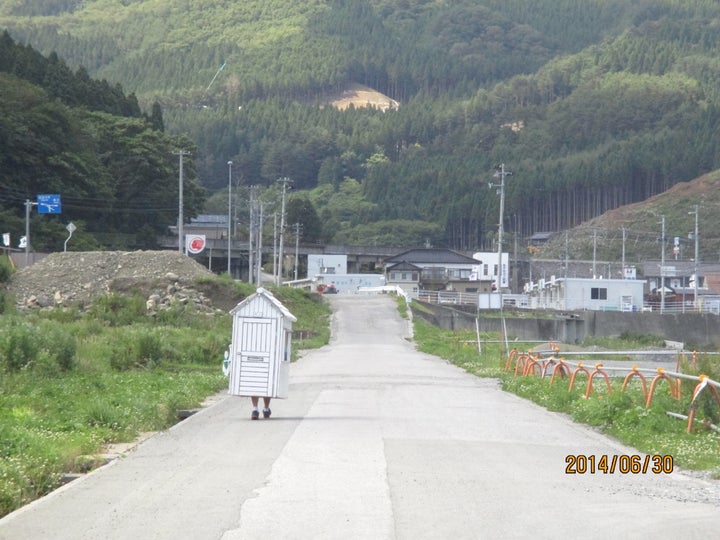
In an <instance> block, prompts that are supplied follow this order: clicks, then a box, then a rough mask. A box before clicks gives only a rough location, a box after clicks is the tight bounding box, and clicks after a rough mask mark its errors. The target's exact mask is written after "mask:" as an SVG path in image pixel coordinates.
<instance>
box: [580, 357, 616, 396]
mask: <svg viewBox="0 0 720 540" xmlns="http://www.w3.org/2000/svg"><path fill="white" fill-rule="evenodd" d="M601 367H603V365H602V364H595V370H594V371H593V372H592V373H591V374H590V377H589V378H588V383H587V388H586V389H585V399H587V398H588V397H590V394H591V393H592V390H593V379H594V378H595V375H602V376H603V377H604V378H605V385H606V386H607V390H608V394H612V386H610V378H609V377H608V375H607V373H605V372H604V371H603V370H601V369H600V368H601Z"/></svg>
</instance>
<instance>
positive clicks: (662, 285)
mask: <svg viewBox="0 0 720 540" xmlns="http://www.w3.org/2000/svg"><path fill="white" fill-rule="evenodd" d="M661 243H662V246H661V249H662V251H661V252H660V313H665V216H663V217H662V241H661Z"/></svg>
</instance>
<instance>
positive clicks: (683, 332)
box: [410, 304, 720, 350]
mask: <svg viewBox="0 0 720 540" xmlns="http://www.w3.org/2000/svg"><path fill="white" fill-rule="evenodd" d="M410 305H411V306H412V304H410ZM422 306H423V308H424V309H426V310H427V311H428V312H425V311H424V310H422V311H421V310H420V309H414V310H413V316H415V317H421V318H423V319H425V320H427V321H428V322H430V323H431V324H434V325H435V326H439V327H440V328H443V329H445V330H470V329H472V330H474V329H475V315H476V310H475V309H474V308H473V307H467V308H464V307H463V306H454V307H446V306H438V305H431V304H422ZM495 313H497V312H495ZM531 313H532V312H528V311H522V312H519V313H518V312H514V311H506V312H505V326H506V328H507V332H508V335H509V336H512V337H513V338H518V339H521V340H547V341H562V342H566V343H579V342H581V341H582V340H583V339H585V337H587V336H619V335H621V334H623V333H624V332H629V333H633V334H651V335H655V336H661V337H662V338H664V339H667V340H671V341H679V342H682V343H684V344H685V347H686V348H697V349H703V350H715V349H717V348H718V347H720V317H719V316H717V315H714V314H710V313H708V314H705V313H676V314H662V315H661V314H660V313H647V312H646V313H643V312H635V313H629V312H628V313H626V312H618V311H613V312H609V311H577V312H563V313H562V314H561V313H558V312H552V311H538V312H537V313H538V316H537V317H528V315H530V314H531ZM519 314H522V317H520V316H519ZM479 326H480V331H481V332H500V330H501V320H500V318H497V317H482V316H481V317H480V319H479Z"/></svg>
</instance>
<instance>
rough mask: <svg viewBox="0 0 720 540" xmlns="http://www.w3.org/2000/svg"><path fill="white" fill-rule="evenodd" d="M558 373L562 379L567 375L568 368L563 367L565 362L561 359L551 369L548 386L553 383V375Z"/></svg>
mask: <svg viewBox="0 0 720 540" xmlns="http://www.w3.org/2000/svg"><path fill="white" fill-rule="evenodd" d="M558 373H560V375H561V376H562V377H565V376H567V375H569V373H568V367H567V365H565V361H564V360H563V359H562V358H560V359H559V360H558V362H557V363H556V364H555V367H554V368H553V372H552V376H551V377H550V384H552V383H553V382H555V375H557V374H558Z"/></svg>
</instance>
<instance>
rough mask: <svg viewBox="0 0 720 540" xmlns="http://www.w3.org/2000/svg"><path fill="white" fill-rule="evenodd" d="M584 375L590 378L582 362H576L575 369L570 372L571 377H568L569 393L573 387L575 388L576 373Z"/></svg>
mask: <svg viewBox="0 0 720 540" xmlns="http://www.w3.org/2000/svg"><path fill="white" fill-rule="evenodd" d="M580 372H582V373H585V375H587V376H588V378H589V377H590V372H589V371H588V370H587V369H586V368H585V366H584V365H583V363H582V362H578V365H577V367H576V368H575V370H574V371H573V372H572V375H571V376H570V386H568V391H571V390H572V389H573V386H575V377H577V374H578V373H580Z"/></svg>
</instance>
